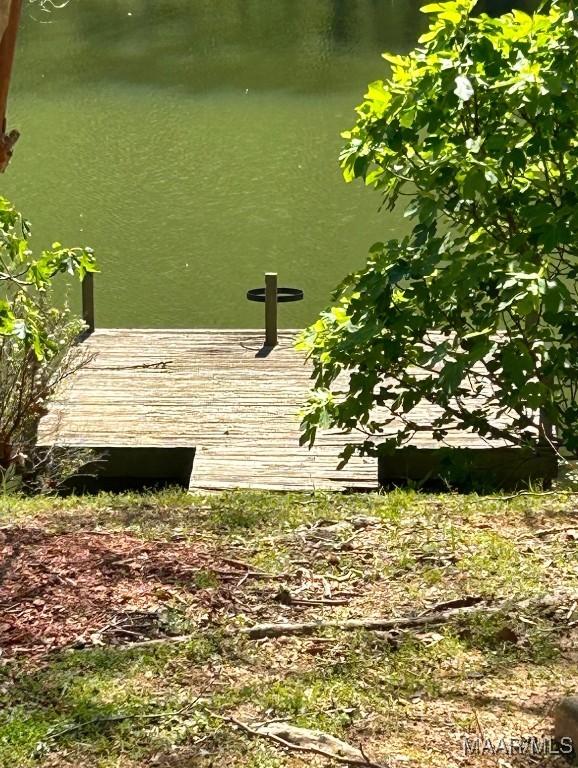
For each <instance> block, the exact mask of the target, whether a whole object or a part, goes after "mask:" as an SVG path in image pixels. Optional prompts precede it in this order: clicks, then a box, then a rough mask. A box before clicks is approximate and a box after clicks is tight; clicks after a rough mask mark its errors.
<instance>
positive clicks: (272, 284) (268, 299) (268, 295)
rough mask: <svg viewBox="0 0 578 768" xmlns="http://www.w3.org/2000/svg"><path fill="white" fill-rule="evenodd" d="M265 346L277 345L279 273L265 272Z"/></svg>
mask: <svg viewBox="0 0 578 768" xmlns="http://www.w3.org/2000/svg"><path fill="white" fill-rule="evenodd" d="M265 346H267V347H276V346H277V273H276V272H266V273H265Z"/></svg>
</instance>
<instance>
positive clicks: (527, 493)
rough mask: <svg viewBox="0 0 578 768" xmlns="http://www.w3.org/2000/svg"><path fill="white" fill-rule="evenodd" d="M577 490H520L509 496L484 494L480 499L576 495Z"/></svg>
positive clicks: (511, 499)
mask: <svg viewBox="0 0 578 768" xmlns="http://www.w3.org/2000/svg"><path fill="white" fill-rule="evenodd" d="M577 495H578V491H520V492H519V493H513V494H512V495H511V496H486V497H485V499H484V498H483V497H482V499H481V500H482V501H513V500H514V499H520V498H522V497H523V496H537V497H538V498H545V497H547V496H577Z"/></svg>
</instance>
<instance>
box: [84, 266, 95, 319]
mask: <svg viewBox="0 0 578 768" xmlns="http://www.w3.org/2000/svg"><path fill="white" fill-rule="evenodd" d="M82 319H83V320H84V322H85V323H86V325H87V327H88V328H87V330H88V332H89V333H92V332H93V331H94V328H95V323H94V274H93V273H92V272H87V273H86V274H85V275H84V279H83V281H82Z"/></svg>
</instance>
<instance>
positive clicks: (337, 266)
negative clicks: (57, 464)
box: [0, 0, 524, 327]
mask: <svg viewBox="0 0 578 768" xmlns="http://www.w3.org/2000/svg"><path fill="white" fill-rule="evenodd" d="M421 4H422V2H421V1H420V0H417V1H415V0H156V2H154V3H152V2H150V0H149V1H148V2H146V1H145V0H69V3H68V5H67V6H66V7H64V8H62V9H60V10H58V11H54V12H53V13H51V14H47V13H44V12H42V11H41V10H39V8H38V3H34V4H31V5H27V6H26V8H25V12H24V20H23V26H22V31H21V36H20V40H19V50H18V56H17V60H16V69H15V80H14V90H13V93H12V100H11V104H10V111H9V124H10V127H17V128H19V129H20V131H21V133H22V138H21V139H20V141H19V143H18V145H17V148H16V152H15V156H14V159H13V161H12V164H11V166H10V168H9V171H8V172H7V174H6V175H5V176H4V177H3V178H2V180H1V182H0V183H1V192H2V194H4V195H7V196H8V197H10V198H11V199H12V200H13V201H14V202H15V203H16V204H17V205H18V206H19V208H20V209H21V210H22V211H23V212H24V213H25V214H26V215H27V216H28V217H29V218H30V219H31V220H32V222H33V225H34V232H35V236H34V244H35V246H41V245H44V244H47V243H50V242H52V240H54V239H57V238H58V239H59V240H61V241H62V242H64V243H66V244H73V245H80V244H88V245H91V246H93V247H94V249H95V250H96V252H97V255H98V258H99V262H100V265H101V268H102V274H101V275H99V276H98V278H97V280H98V282H97V296H96V309H97V324H98V325H100V326H109V327H110V326H121V327H123V326H124V327H130V326H134V327H235V326H237V327H243V326H244V327H247V326H256V325H257V326H258V325H260V324H261V317H262V307H261V306H260V305H256V304H250V303H249V302H247V301H246V299H245V292H246V290H247V289H248V288H251V287H256V286H259V285H261V284H262V279H263V277H262V276H263V272H265V271H276V272H279V274H280V280H281V283H282V284H286V285H290V286H296V287H300V288H302V289H303V290H304V291H305V301H303V302H301V303H299V304H291V305H283V306H281V308H280V313H281V324H282V325H283V326H285V327H289V326H292V327H296V326H302V325H304V324H305V323H308V322H310V321H311V320H312V319H313V318H314V316H315V314H316V313H317V312H318V311H319V310H320V309H321V308H322V307H323V306H324V304H326V302H327V301H328V298H329V293H330V291H331V289H332V287H333V286H334V285H335V284H336V283H338V282H339V281H340V280H341V278H342V277H343V276H344V275H345V274H346V273H347V272H349V271H351V270H352V269H354V268H356V267H358V266H359V265H361V264H362V263H363V260H364V258H365V254H366V253H367V249H368V247H369V246H370V245H371V243H372V242H374V241H375V240H378V239H383V238H387V237H390V236H392V235H394V234H395V233H397V232H399V231H401V228H402V226H403V225H402V223H401V222H400V221H399V219H398V218H397V217H396V216H395V215H392V214H390V215H388V214H384V213H378V212H377V208H378V205H379V199H378V196H377V195H376V194H375V193H372V192H371V191H370V190H366V189H364V188H363V187H362V186H358V185H346V184H345V183H344V182H343V181H342V179H341V175H340V171H339V168H338V165H337V155H338V152H339V148H340V146H341V143H342V142H341V139H340V135H339V134H340V131H342V130H345V129H347V128H349V127H350V126H351V125H352V124H353V122H354V119H355V115H354V112H353V108H354V106H355V105H356V104H357V103H359V101H360V100H361V97H362V95H363V93H364V88H365V85H366V84H367V83H368V82H369V81H371V80H374V79H376V78H378V77H382V76H384V75H385V64H384V62H383V61H382V60H381V59H380V53H381V52H382V51H384V50H393V51H405V50H408V49H409V48H410V47H411V46H413V44H414V43H415V41H416V39H417V37H418V35H419V33H420V32H421V30H422V29H423V23H424V20H423V16H422V15H421V14H420V13H419V12H418V8H419V6H420V5H421ZM485 5H486V7H488V8H489V9H490V10H493V11H498V10H506V8H507V7H508V5H509V4H508V3H506V2H498V1H496V2H493V3H486V4H485ZM517 5H518V6H519V7H523V6H524V3H523V2H519V3H517ZM72 288H73V290H72V293H71V303H73V305H76V306H77V304H76V300H77V294H78V286H72Z"/></svg>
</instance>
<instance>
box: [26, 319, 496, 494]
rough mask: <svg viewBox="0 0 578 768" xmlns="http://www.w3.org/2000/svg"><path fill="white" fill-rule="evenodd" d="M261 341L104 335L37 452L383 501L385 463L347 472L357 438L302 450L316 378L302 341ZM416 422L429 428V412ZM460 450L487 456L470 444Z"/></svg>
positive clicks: (196, 484)
mask: <svg viewBox="0 0 578 768" xmlns="http://www.w3.org/2000/svg"><path fill="white" fill-rule="evenodd" d="M262 339H263V334H262V332H260V331H254V330H234V331H226V330H224V331H219V330H124V329H107V330H97V331H95V332H94V333H93V334H92V335H91V336H89V337H88V339H87V340H86V341H85V342H84V343H83V344H82V345H81V347H80V348H79V349H80V350H81V353H82V354H88V355H90V356H91V359H90V361H89V363H88V364H87V365H86V366H85V367H84V368H82V369H81V370H80V371H78V373H76V374H75V375H74V376H73V377H72V378H71V379H70V380H69V381H68V382H67V384H66V385H65V386H64V387H63V388H62V390H61V391H60V392H59V393H58V396H57V397H56V398H55V399H54V401H53V402H52V403H51V405H50V410H49V413H48V415H47V416H45V417H44V419H43V420H42V422H41V424H40V436H39V442H40V443H41V444H44V445H47V444H59V445H69V446H88V447H90V446H110V447H115V446H116V447H124V446H128V447H130V446H135V447H136V446H140V447H146V446H172V447H194V448H196V455H195V463H194V467H193V473H192V477H191V485H190V487H191V488H192V489H206V490H217V489H227V488H262V489H275V490H315V489H328V490H348V489H368V490H371V489H376V488H377V487H378V481H377V461H376V460H375V459H361V458H354V459H352V460H351V461H350V463H349V464H348V465H347V466H346V467H345V469H343V470H338V469H337V465H338V463H339V454H340V452H341V450H342V449H343V447H344V445H345V444H346V443H347V442H350V441H351V440H352V439H355V438H352V437H351V436H348V435H343V434H340V433H338V432H335V431H327V432H324V433H322V434H320V435H319V438H318V441H317V443H316V445H315V446H314V448H313V449H312V450H311V451H309V450H308V449H307V448H303V447H300V446H299V410H300V408H301V407H302V406H303V404H304V402H305V400H306V398H307V394H308V391H309V388H310V385H311V380H310V374H311V370H310V366H309V364H307V363H306V361H305V360H304V358H303V356H302V355H300V354H299V353H297V352H296V351H295V350H294V348H293V346H292V339H293V333H291V332H285V333H282V334H281V335H280V344H279V346H278V347H276V348H275V349H274V350H272V351H270V352H268V353H266V352H265V350H263V349H262ZM416 418H419V419H420V420H421V421H423V423H431V419H432V410H431V408H430V407H429V406H423V407H421V406H420V407H419V409H418V413H417V416H416ZM358 439H361V438H358ZM419 440H420V445H421V446H422V447H426V448H427V447H430V448H433V447H435V446H436V443H435V442H434V441H432V440H429V441H428V440H427V439H424V437H423V436H420V438H419ZM451 441H452V443H453V444H455V445H461V446H472V447H484V446H485V445H487V443H486V442H482V441H481V440H480V439H479V438H477V437H476V436H474V435H471V434H468V433H465V432H461V433H455V434H453V435H452V437H451Z"/></svg>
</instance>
